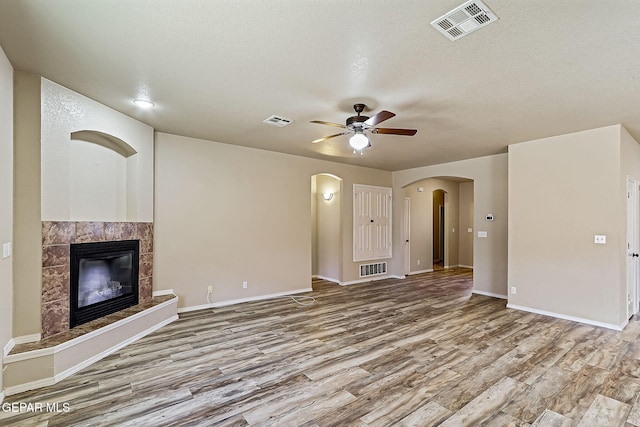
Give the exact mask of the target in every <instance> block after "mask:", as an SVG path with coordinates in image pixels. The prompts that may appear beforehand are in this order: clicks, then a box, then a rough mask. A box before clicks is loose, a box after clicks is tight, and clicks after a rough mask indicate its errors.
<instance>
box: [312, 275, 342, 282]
mask: <svg viewBox="0 0 640 427" xmlns="http://www.w3.org/2000/svg"><path fill="white" fill-rule="evenodd" d="M313 278H315V279H320V280H326V281H328V282H333V283H340V280H338V279H334V278H333V277H327V276H320V275H317V274H316V275H315V276H313Z"/></svg>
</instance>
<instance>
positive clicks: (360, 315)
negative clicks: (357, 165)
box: [0, 268, 640, 427]
mask: <svg viewBox="0 0 640 427" xmlns="http://www.w3.org/2000/svg"><path fill="white" fill-rule="evenodd" d="M471 287H472V272H471V270H469V269H461V268H456V269H447V270H442V271H437V272H433V273H426V274H421V275H415V276H411V277H409V278H407V279H404V280H396V279H389V280H382V281H377V282H372V283H365V284H359V285H352V286H348V287H340V286H338V285H335V284H332V283H329V282H325V281H314V283H313V288H314V291H313V293H312V294H311V295H313V296H314V297H315V298H316V300H317V302H316V303H315V304H314V305H311V306H304V307H303V306H300V305H297V304H296V303H295V302H293V301H292V300H290V299H287V298H281V299H274V300H269V301H260V302H254V303H245V304H239V305H234V306H229V307H225V308H219V309H209V310H202V311H198V312H191V313H185V314H183V315H181V316H180V320H178V321H176V322H174V323H172V324H170V325H168V326H166V327H164V328H162V329H161V330H159V331H157V332H155V333H153V334H151V335H149V336H147V337H145V338H143V339H141V340H139V341H137V342H136V343H134V344H132V345H129V346H128V347H126V348H123V349H122V350H120V351H119V352H118V353H116V354H113V355H111V356H109V357H107V358H106V359H104V360H102V361H100V362H97V363H95V364H94V365H92V366H90V367H88V368H86V369H84V370H82V371H80V372H79V373H77V374H76V375H73V376H71V377H70V378H67V379H66V380H64V381H62V382H60V383H58V384H56V385H54V386H51V387H47V388H43V389H40V390H36V391H31V392H27V393H23V394H20V395H15V396H10V397H8V398H6V399H5V404H7V403H9V404H10V403H13V402H16V403H17V402H21V403H32V404H34V405H35V404H36V403H40V404H43V405H46V404H47V403H49V404H51V403H56V402H57V403H59V405H60V406H59V407H60V411H59V412H47V411H36V412H25V413H21V414H12V413H10V412H5V411H2V412H0V425H3V426H4V425H19V426H30V425H34V426H112V425H114V426H115V425H117V426H164V425H168V426H211V425H220V426H247V425H251V426H271V425H275V426H390V425H398V426H431V425H442V426H456V427H458V426H479V425H486V426H588V427H599V426H603V427H611V426H625V427H626V426H640V400H639V395H640V321H638V320H637V319H634V320H632V322H631V323H630V324H629V326H627V328H626V329H625V330H624V331H622V332H616V331H611V330H607V329H603V328H599V327H595V326H588V325H583V324H579V323H574V322H570V321H565V320H559V319H553V318H549V317H544V316H541V315H536V314H532V313H525V312H520V311H515V310H509V309H506V308H505V301H504V300H499V299H494V298H489V297H485V296H480V295H472V294H471ZM63 404H68V406H69V410H68V412H64V410H63V406H62V405H63ZM5 407H6V405H5Z"/></svg>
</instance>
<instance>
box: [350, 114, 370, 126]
mask: <svg viewBox="0 0 640 427" xmlns="http://www.w3.org/2000/svg"><path fill="white" fill-rule="evenodd" d="M367 120H369V117H367V116H353V117H349V118H348V119H347V127H348V128H349V129H357V128H362V127H364V126H363V123H364V122H366V121H367Z"/></svg>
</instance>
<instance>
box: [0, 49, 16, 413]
mask: <svg viewBox="0 0 640 427" xmlns="http://www.w3.org/2000/svg"><path fill="white" fill-rule="evenodd" d="M0 176H2V179H1V180H0V245H1V244H6V243H9V242H12V241H13V68H12V67H11V64H10V63H9V60H8V59H7V57H6V56H5V54H4V51H3V50H2V48H0ZM0 249H1V246H0ZM1 253H2V252H1V250H0V254H1ZM12 261H13V258H11V257H9V258H2V257H0V294H1V295H2V298H0V349H4V347H5V345H7V343H8V342H9V341H10V340H11V337H12V325H13V268H12ZM0 351H1V350H0ZM3 356H4V353H0V359H2V358H3ZM0 366H1V364H0ZM3 390H4V387H3V383H2V375H1V374H0V393H2V391H3ZM1 400H2V399H1V398H0V401H1Z"/></svg>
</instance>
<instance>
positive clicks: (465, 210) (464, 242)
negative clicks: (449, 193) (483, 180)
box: [458, 182, 474, 267]
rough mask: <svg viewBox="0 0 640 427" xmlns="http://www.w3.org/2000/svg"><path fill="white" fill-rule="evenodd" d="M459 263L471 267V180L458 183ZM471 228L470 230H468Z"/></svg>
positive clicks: (472, 231)
mask: <svg viewBox="0 0 640 427" xmlns="http://www.w3.org/2000/svg"><path fill="white" fill-rule="evenodd" d="M459 218H460V222H459V224H458V226H459V227H460V232H459V234H458V238H459V247H460V249H459V251H458V253H459V255H460V258H459V260H458V261H459V263H460V265H461V266H463V267H473V233H474V228H473V182H461V183H460V217H459ZM469 229H471V232H469Z"/></svg>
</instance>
